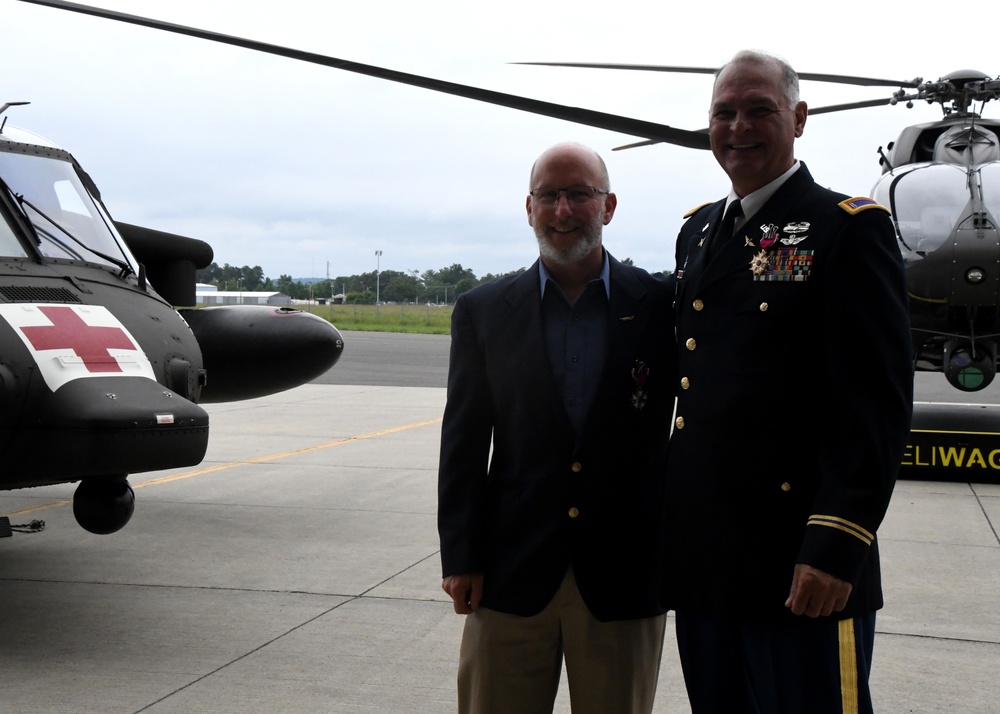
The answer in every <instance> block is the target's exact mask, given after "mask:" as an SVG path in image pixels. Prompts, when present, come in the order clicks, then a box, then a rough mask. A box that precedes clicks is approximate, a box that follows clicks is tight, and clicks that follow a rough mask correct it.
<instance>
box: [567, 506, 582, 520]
mask: <svg viewBox="0 0 1000 714" xmlns="http://www.w3.org/2000/svg"><path fill="white" fill-rule="evenodd" d="M579 515H580V509H579V508H577V507H576V506H573V507H572V508H570V509H569V517H570V518H576V517H577V516H579Z"/></svg>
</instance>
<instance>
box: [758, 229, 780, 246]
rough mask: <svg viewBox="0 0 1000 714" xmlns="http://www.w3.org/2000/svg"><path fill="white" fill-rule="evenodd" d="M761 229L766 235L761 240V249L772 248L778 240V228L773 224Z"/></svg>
mask: <svg viewBox="0 0 1000 714" xmlns="http://www.w3.org/2000/svg"><path fill="white" fill-rule="evenodd" d="M760 229H761V230H762V231H764V235H762V236H761V238H760V247H761V248H770V247H771V246H772V245H774V242H775V241H776V240H778V227H777V226H776V225H774V224H773V223H765V224H764V225H762V226H761V227H760Z"/></svg>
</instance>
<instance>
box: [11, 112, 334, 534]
mask: <svg viewBox="0 0 1000 714" xmlns="http://www.w3.org/2000/svg"><path fill="white" fill-rule="evenodd" d="M0 179H2V183H0V463H2V464H3V468H2V470H0V490H5V489H14V488H26V487H32V486H41V485H47V484H53V483H64V482H73V481H80V482H81V483H80V486H79V487H78V489H77V491H76V495H75V496H74V513H75V515H76V517H77V520H78V521H79V522H80V524H81V525H82V526H83V527H84V528H86V529H87V530H90V531H92V532H95V533H109V532H113V531H115V530H118V529H119V528H121V527H122V526H124V525H125V523H126V522H127V521H128V519H129V517H130V516H131V513H132V510H133V507H134V494H133V492H132V489H131V487H130V486H129V484H128V481H127V476H128V475H129V474H132V473H138V472H144V471H152V470H161V469H168V468H179V467H185V466H191V465H194V464H197V463H199V462H200V461H201V460H202V458H203V457H204V455H205V451H206V448H207V445H208V431H209V419H208V414H207V413H206V412H205V410H204V409H203V408H202V407H201V406H199V402H211V401H232V400H239V399H248V398H251V397H257V396H262V395H266V394H271V393H274V392H278V391H281V390H284V389H288V388H291V387H294V386H297V385H299V384H302V383H304V382H306V381H309V380H310V379H313V378H314V377H316V376H318V375H319V374H322V373H323V372H324V371H326V370H327V369H329V368H330V367H331V366H333V364H334V363H335V362H336V361H337V359H338V358H339V357H340V354H341V350H342V349H343V340H342V338H341V336H340V333H339V332H338V331H337V329H336V328H335V327H333V326H332V325H331V324H330V323H329V322H327V321H326V320H323V319H321V318H318V317H316V316H314V315H310V314H308V313H304V312H300V311H298V310H289V309H287V308H275V307H270V306H223V307H218V308H206V309H203V310H194V309H190V310H181V311H179V310H178V309H175V307H174V305H193V304H194V300H195V294H194V285H195V271H196V269H197V268H200V267H205V266H206V265H208V264H209V263H210V262H211V260H212V251H211V248H210V247H209V246H208V244H207V243H204V242H203V241H198V240H195V239H191V238H185V237H183V236H176V235H172V234H168V233H163V232H160V231H152V230H149V229H144V228H141V227H139V226H133V225H130V224H125V223H121V224H118V223H115V222H114V221H113V220H112V219H111V217H110V215H109V214H108V212H107V210H106V208H105V207H104V204H103V202H102V201H101V199H100V194H99V193H98V191H97V188H96V186H95V185H94V184H93V181H91V179H90V177H89V176H87V174H86V173H85V172H84V171H83V170H82V168H81V167H80V166H79V164H78V163H77V162H76V161H75V159H74V158H73V157H72V156H71V155H70V154H69V153H67V152H65V151H63V150H62V149H60V148H58V147H56V146H54V145H52V144H51V143H50V142H48V141H46V140H44V139H42V138H41V137H38V136H35V135H33V134H30V133H28V132H24V131H22V130H19V129H14V128H9V127H4V126H0ZM154 284H155V285H156V286H157V289H158V290H159V291H157V289H154V287H153V285H154ZM212 375H216V379H214V380H213V378H212Z"/></svg>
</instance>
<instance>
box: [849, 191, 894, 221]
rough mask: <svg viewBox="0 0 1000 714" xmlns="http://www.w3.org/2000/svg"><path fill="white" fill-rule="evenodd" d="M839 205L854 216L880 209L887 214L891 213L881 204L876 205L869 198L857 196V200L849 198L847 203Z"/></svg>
mask: <svg viewBox="0 0 1000 714" xmlns="http://www.w3.org/2000/svg"><path fill="white" fill-rule="evenodd" d="M837 205H838V206H840V207H841V208H843V209H844V210H845V211H847V212H848V213H850V214H851V215H852V216H853V215H855V214H857V213H861V212H862V211H867V210H868V209H869V208H880V209H882V210H883V211H885V212H886V213H888V212H889V209H888V208H886V207H885V206H883V205H882V204H881V203H876V202H875V201H873V200H872V199H870V198H868V197H867V196H857V197H855V198H849V199H847V200H846V201H841V202H840V203H838V204H837Z"/></svg>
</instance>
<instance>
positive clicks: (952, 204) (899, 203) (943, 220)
mask: <svg viewBox="0 0 1000 714" xmlns="http://www.w3.org/2000/svg"><path fill="white" fill-rule="evenodd" d="M892 196H893V198H892V211H893V216H894V217H895V219H896V224H897V226H898V227H899V234H900V236H901V237H902V239H903V241H905V243H906V245H908V246H911V247H912V248H913V249H914V250H916V251H917V252H918V253H930V252H931V251H934V250H937V249H938V248H940V247H941V246H942V245H943V244H944V243H945V241H947V240H948V238H949V237H950V236H951V232H952V229H953V228H954V227H955V224H956V223H958V220H959V218H960V217H961V216H962V214H963V213H964V212H965V210H966V207H967V206H968V204H969V199H970V196H969V189H968V187H967V182H966V175H965V171H964V170H962V168H961V167H957V166H950V165H946V164H934V165H929V166H922V167H919V168H916V169H914V170H912V171H909V172H907V173H905V174H903V175H901V176H899V177H898V178H897V179H896V180H895V181H894V182H893V188H892Z"/></svg>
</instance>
